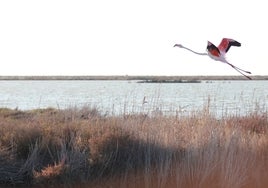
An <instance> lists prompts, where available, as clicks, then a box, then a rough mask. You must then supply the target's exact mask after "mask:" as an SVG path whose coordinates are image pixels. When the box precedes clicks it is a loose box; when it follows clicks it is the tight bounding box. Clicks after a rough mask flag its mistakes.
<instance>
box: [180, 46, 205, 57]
mask: <svg viewBox="0 0 268 188" xmlns="http://www.w3.org/2000/svg"><path fill="white" fill-rule="evenodd" d="M182 48H184V49H186V50H188V51H190V52H193V53H195V54H197V55H208V54H207V53H199V52H196V51H193V50H191V49H190V48H187V47H185V46H182Z"/></svg>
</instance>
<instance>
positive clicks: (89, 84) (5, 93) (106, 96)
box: [0, 80, 268, 116]
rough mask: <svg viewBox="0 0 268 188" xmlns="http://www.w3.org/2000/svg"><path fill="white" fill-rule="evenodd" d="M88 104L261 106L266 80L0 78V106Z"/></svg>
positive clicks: (141, 109)
mask: <svg viewBox="0 0 268 188" xmlns="http://www.w3.org/2000/svg"><path fill="white" fill-rule="evenodd" d="M85 106H88V107H92V108H93V107H94V108H97V109H98V110H100V111H101V112H102V113H104V114H107V115H114V114H131V113H147V114H153V113H164V114H178V113H181V114H189V113H192V112H193V111H198V110H202V109H203V108H206V107H208V108H209V110H210V112H212V113H215V114H216V115H217V116H224V115H226V114H230V115H245V114H247V113H252V112H254V111H256V110H257V111H259V112H260V111H264V112H266V111H267V106H268V81H264V80H256V81H241V80H240V81H238V80H237V81H228V80H224V81H220V80H215V81H214V80H210V81H206V80H203V81H201V82H200V83H140V82H139V81H138V80H2V81H0V108H12V109H15V108H17V109H20V110H31V109H37V108H49V107H52V108H59V109H66V108H70V107H78V108H80V107H85Z"/></svg>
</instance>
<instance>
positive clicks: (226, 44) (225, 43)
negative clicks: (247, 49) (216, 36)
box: [218, 38, 241, 53]
mask: <svg viewBox="0 0 268 188" xmlns="http://www.w3.org/2000/svg"><path fill="white" fill-rule="evenodd" d="M231 46H238V47H240V46H241V43H240V42H237V41H236V40H233V39H228V38H223V39H222V41H221V43H220V45H219V46H218V49H219V50H220V51H221V52H224V53H227V52H228V50H229V49H230V47H231Z"/></svg>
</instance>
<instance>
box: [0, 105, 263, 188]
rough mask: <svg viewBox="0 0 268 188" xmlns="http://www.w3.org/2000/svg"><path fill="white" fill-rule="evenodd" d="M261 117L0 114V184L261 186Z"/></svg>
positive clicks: (72, 111) (86, 111)
mask: <svg viewBox="0 0 268 188" xmlns="http://www.w3.org/2000/svg"><path fill="white" fill-rule="evenodd" d="M267 130H268V118H267V113H266V112H258V111H255V112H252V113H250V114H247V115H244V116H227V117H222V118H220V119H219V118H217V117H215V116H214V115H212V114H211V113H210V112H209V110H208V109H207V107H205V108H204V109H203V110H201V111H199V112H193V113H191V114H190V115H187V116H184V115H180V114H177V115H174V116H166V115H163V114H162V113H158V114H154V115H148V114H143V113H141V114H138V113H137V114H124V115H116V116H105V115H102V114H101V113H99V111H98V110H97V109H94V108H93V109H92V108H88V107H83V108H69V109H65V110H59V109H53V108H48V109H37V110H31V111H20V110H17V109H14V110H13V109H5V108H2V109H0V187H1V186H2V187H5V186H20V187H23V186H26V187H53V186H54V187H55V186H56V187H93V188H97V187H122V188H125V187H130V188H132V187H133V188H134V187H139V188H149V187H159V188H162V187H163V188H166V187H222V188H226V187H233V188H240V187H241V188H249V187H268V178H267V177H268V171H267V169H268V147H267V145H268V131H267Z"/></svg>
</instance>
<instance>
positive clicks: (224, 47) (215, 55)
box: [174, 38, 251, 80]
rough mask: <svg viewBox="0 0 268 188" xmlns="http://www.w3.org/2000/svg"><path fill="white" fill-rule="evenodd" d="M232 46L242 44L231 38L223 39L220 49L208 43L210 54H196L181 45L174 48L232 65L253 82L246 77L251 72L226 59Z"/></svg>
mask: <svg viewBox="0 0 268 188" xmlns="http://www.w3.org/2000/svg"><path fill="white" fill-rule="evenodd" d="M231 46H238V47H240V46H241V43H239V42H237V41H235V40H233V39H229V38H223V39H222V41H221V43H220V45H219V46H218V47H216V46H215V45H214V44H212V43H211V42H209V41H208V44H207V52H208V53H199V52H195V51H193V50H191V49H189V48H187V47H185V46H183V45H181V44H175V45H174V47H179V48H184V49H186V50H189V51H190V52H193V53H195V54H197V55H208V56H209V57H210V58H212V59H214V60H216V61H221V62H223V63H226V64H228V65H230V66H231V67H232V68H234V69H235V70H236V71H237V72H239V73H240V74H242V75H243V76H245V77H246V78H247V79H249V80H251V78H250V77H249V76H247V75H245V74H244V73H247V74H251V72H249V71H245V70H243V69H241V68H238V67H237V66H234V65H233V64H231V63H229V62H228V61H227V60H226V58H225V54H226V53H227V52H228V50H229V49H230V47H231Z"/></svg>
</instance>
